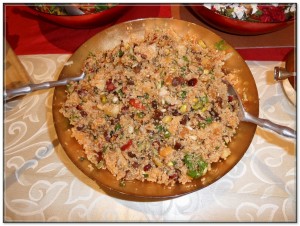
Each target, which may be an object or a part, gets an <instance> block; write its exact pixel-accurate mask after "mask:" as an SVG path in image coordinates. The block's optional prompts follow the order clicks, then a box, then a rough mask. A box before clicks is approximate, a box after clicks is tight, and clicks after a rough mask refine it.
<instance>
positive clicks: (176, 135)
mask: <svg viewBox="0 0 300 226" xmlns="http://www.w3.org/2000/svg"><path fill="white" fill-rule="evenodd" d="M144 37H145V38H144V39H142V40H141V39H134V38H132V39H129V41H126V42H125V41H120V43H119V45H117V46H116V47H115V48H114V49H111V50H107V51H101V52H94V53H90V54H89V56H88V57H87V59H86V61H85V63H84V66H83V71H84V72H85V73H86V77H85V79H84V80H82V81H79V82H73V83H71V84H70V85H68V87H67V100H66V102H65V103H64V105H63V107H62V109H61V112H62V113H63V115H64V116H65V117H67V118H68V119H69V121H70V124H71V125H72V129H71V130H72V136H74V137H75V138H76V140H77V141H78V143H79V144H81V145H82V146H83V149H84V151H85V155H86V158H87V159H88V160H89V161H90V162H91V163H92V164H93V165H94V166H95V167H96V168H98V169H107V170H109V171H110V172H111V173H112V174H113V175H114V176H115V177H116V178H117V179H118V180H120V181H121V182H124V181H127V180H141V181H145V180H147V181H152V182H156V183H159V184H165V185H174V184H176V183H182V184H185V183H187V182H191V181H192V180H193V179H194V178H200V177H201V176H203V175H204V174H205V173H206V172H208V171H209V170H210V169H211V164H212V163H214V162H218V161H220V160H225V159H226V158H227V157H228V156H229V155H230V150H229V148H228V144H229V143H230V141H231V139H232V137H233V136H234V135H235V133H236V129H237V127H238V124H239V119H238V116H237V110H238V106H237V102H236V101H235V100H234V99H233V98H232V97H231V96H228V94H227V86H226V85H225V84H224V83H223V82H222V80H224V79H227V80H230V78H231V77H234V76H232V73H229V72H227V71H226V70H225V69H223V65H224V62H225V61H226V59H227V58H228V57H229V56H228V54H226V52H225V51H223V50H222V48H220V46H221V47H222V45H223V44H224V43H223V41H221V42H220V43H216V45H214V46H208V45H207V44H206V43H205V42H204V41H203V40H200V39H199V38H198V37H194V36H188V35H186V36H184V37H180V36H178V35H177V34H176V33H175V32H174V31H173V30H171V29H157V30H152V31H146V33H145V36H144Z"/></svg>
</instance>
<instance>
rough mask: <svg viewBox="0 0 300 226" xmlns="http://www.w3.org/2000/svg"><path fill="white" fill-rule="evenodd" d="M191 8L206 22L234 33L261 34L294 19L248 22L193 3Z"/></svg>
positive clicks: (276, 29) (288, 23)
mask: <svg viewBox="0 0 300 226" xmlns="http://www.w3.org/2000/svg"><path fill="white" fill-rule="evenodd" d="M191 8H192V10H193V11H194V12H195V13H196V14H197V15H198V16H199V17H200V18H201V19H202V20H203V21H205V22H206V23H207V24H209V25H211V26H213V27H214V28H216V29H218V30H221V31H224V32H226V33H231V34H236V35H261V34H266V33H271V32H274V31H278V30H281V29H283V28H285V27H287V26H289V25H291V24H293V23H294V21H295V19H292V20H289V21H285V22H273V23H266V22H261V23H260V22H249V21H242V20H238V19H232V18H230V17H226V16H223V15H220V14H218V13H215V12H214V11H212V10H210V9H208V8H206V7H205V6H203V5H193V6H191Z"/></svg>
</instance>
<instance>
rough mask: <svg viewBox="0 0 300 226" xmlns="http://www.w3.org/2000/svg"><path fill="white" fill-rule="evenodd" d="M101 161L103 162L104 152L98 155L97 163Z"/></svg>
mask: <svg viewBox="0 0 300 226" xmlns="http://www.w3.org/2000/svg"><path fill="white" fill-rule="evenodd" d="M101 160H103V153H102V152H98V153H97V161H98V162H100V161H101Z"/></svg>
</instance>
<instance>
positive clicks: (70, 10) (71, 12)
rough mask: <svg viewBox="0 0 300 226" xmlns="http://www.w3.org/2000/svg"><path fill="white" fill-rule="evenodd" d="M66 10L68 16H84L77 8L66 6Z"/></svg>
mask: <svg viewBox="0 0 300 226" xmlns="http://www.w3.org/2000/svg"><path fill="white" fill-rule="evenodd" d="M64 8H65V10H66V12H67V13H68V15H71V16H78V15H84V12H82V11H81V10H80V9H79V8H77V7H76V6H72V5H66V6H64Z"/></svg>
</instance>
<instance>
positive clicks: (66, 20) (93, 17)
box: [29, 4, 130, 28]
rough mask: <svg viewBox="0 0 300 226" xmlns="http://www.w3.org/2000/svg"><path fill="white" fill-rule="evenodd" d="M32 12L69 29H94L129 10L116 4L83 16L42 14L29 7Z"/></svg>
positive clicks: (127, 7) (127, 6)
mask: <svg viewBox="0 0 300 226" xmlns="http://www.w3.org/2000/svg"><path fill="white" fill-rule="evenodd" d="M29 8H30V9H31V10H32V12H33V13H34V14H35V15H37V16H39V17H42V18H44V19H46V20H48V21H51V22H53V23H56V24H58V25H62V26H65V27H69V28H94V27H97V26H99V25H104V24H107V23H109V22H112V21H114V20H116V19H118V18H119V17H120V16H121V15H122V14H123V13H124V12H125V11H126V10H128V9H129V8H130V6H129V5H121V4H118V5H116V6H114V7H112V8H109V9H106V10H104V11H101V12H98V13H92V14H84V15H78V16H71V15H54V14H50V13H44V12H41V11H38V10H36V9H35V8H34V7H33V6H29Z"/></svg>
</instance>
